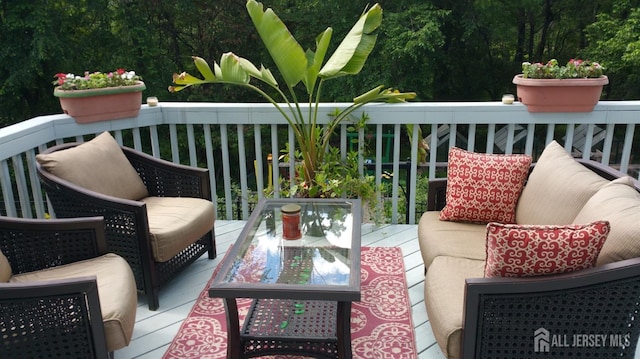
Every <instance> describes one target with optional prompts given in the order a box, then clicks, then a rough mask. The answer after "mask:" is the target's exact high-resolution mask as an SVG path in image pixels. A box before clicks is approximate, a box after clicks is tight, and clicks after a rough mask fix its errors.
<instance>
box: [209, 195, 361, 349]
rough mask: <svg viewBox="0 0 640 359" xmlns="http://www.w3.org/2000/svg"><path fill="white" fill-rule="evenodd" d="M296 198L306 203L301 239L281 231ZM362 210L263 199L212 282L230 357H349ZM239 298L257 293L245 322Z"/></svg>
mask: <svg viewBox="0 0 640 359" xmlns="http://www.w3.org/2000/svg"><path fill="white" fill-rule="evenodd" d="M291 204H297V205H299V206H300V207H301V211H300V228H301V233H302V237H301V238H300V239H295V240H290V239H284V238H283V236H282V234H283V233H282V231H283V223H282V212H281V208H282V207H283V206H284V205H291ZM289 207H290V206H289ZM360 210H361V202H360V200H357V199H353V200H352V199H335V200H334V199H308V198H293V199H262V200H260V202H259V203H258V205H257V206H256V208H255V209H254V211H253V213H252V214H251V216H250V218H249V220H248V221H247V224H246V225H245V228H244V229H243V231H242V232H241V234H240V237H239V238H238V241H237V242H236V243H235V244H234V245H233V247H232V248H231V249H230V250H229V253H228V254H227V256H226V257H225V258H224V259H223V261H222V263H221V264H220V266H221V267H220V271H219V272H218V274H217V275H216V277H215V279H214V281H213V284H212V285H211V287H210V288H209V296H210V297H214V298H223V299H224V302H225V310H226V314H227V332H228V335H227V337H228V349H227V358H233V359H236V358H249V357H256V356H263V355H272V354H295V355H309V356H313V357H318V358H351V357H352V353H351V331H350V316H351V303H352V302H353V301H359V300H360V222H361V221H360V219H361V218H362V217H361V216H362V214H361V212H360ZM285 214H286V213H285ZM237 298H254V300H253V301H252V304H251V307H250V308H249V312H248V313H247V316H246V319H245V321H244V324H243V326H242V328H240V325H239V319H238V305H237V302H236V299H237Z"/></svg>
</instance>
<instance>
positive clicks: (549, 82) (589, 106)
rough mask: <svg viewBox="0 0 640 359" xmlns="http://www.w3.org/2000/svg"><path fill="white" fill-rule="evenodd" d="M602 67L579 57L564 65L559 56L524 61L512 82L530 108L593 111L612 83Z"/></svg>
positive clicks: (519, 95) (522, 100)
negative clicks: (605, 87) (547, 60)
mask: <svg viewBox="0 0 640 359" xmlns="http://www.w3.org/2000/svg"><path fill="white" fill-rule="evenodd" d="M603 71H604V67H602V66H601V65H600V64H599V63H597V62H593V61H582V60H577V59H571V60H570V61H569V62H568V63H567V64H566V65H565V66H560V65H558V61H557V60H556V59H552V60H550V61H549V62H547V63H546V64H542V63H533V64H532V63H530V62H524V63H522V74H519V75H516V76H515V77H514V78H513V83H514V84H516V87H517V88H516V90H517V95H518V100H519V101H520V102H522V103H523V104H525V105H526V106H527V110H528V111H529V112H590V111H593V108H594V106H595V105H596V104H597V103H598V101H599V100H600V96H601V94H602V87H603V86H604V85H606V84H608V83H609V79H608V78H607V76H605V75H603Z"/></svg>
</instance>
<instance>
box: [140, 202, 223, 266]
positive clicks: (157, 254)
mask: <svg viewBox="0 0 640 359" xmlns="http://www.w3.org/2000/svg"><path fill="white" fill-rule="evenodd" d="M142 201H143V202H144V203H146V204H147V216H148V218H149V231H150V232H151V245H152V251H153V257H154V259H155V260H156V261H157V262H166V261H168V260H169V259H171V258H173V257H174V256H175V255H176V254H178V253H180V251H181V250H183V249H185V248H186V247H187V246H189V245H190V244H192V243H194V242H195V241H197V240H198V239H200V238H201V237H202V236H204V235H205V234H206V233H207V232H209V231H210V230H211V229H212V228H213V224H214V220H215V211H214V208H213V203H212V202H211V201H208V200H205V199H202V198H188V197H147V198H143V199H142Z"/></svg>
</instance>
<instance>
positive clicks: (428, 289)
mask: <svg viewBox="0 0 640 359" xmlns="http://www.w3.org/2000/svg"><path fill="white" fill-rule="evenodd" d="M483 275H484V262H483V261H478V260H473V259H464V258H454V257H443V256H439V257H436V258H434V259H433V262H432V263H431V266H429V270H428V271H427V276H426V277H425V280H424V303H425V306H426V307H427V315H428V316H429V323H431V329H432V330H433V335H434V336H435V338H436V341H437V342H438V345H439V346H440V350H442V353H443V354H444V355H445V356H446V357H447V358H448V359H454V358H460V356H461V352H462V324H463V322H462V321H463V317H462V316H463V312H464V287H465V279H467V278H482V277H483Z"/></svg>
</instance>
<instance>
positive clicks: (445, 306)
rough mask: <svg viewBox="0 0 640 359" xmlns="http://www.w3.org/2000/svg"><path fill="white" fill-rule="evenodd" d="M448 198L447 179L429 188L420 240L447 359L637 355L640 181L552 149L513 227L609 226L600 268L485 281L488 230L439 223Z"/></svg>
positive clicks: (535, 170)
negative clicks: (546, 355) (588, 224)
mask: <svg viewBox="0 0 640 359" xmlns="http://www.w3.org/2000/svg"><path fill="white" fill-rule="evenodd" d="M446 192H447V179H445V178H443V179H436V180H434V181H431V182H430V184H429V194H428V199H427V202H428V205H427V207H428V210H427V211H426V212H425V213H424V214H423V215H422V217H421V219H420V222H419V226H418V238H419V242H420V250H421V253H422V257H423V261H424V264H425V270H426V272H425V273H426V276H425V289H424V298H425V306H426V309H427V314H428V316H429V321H430V324H431V327H432V329H433V334H434V336H435V338H436V341H437V343H438V345H439V347H440V349H441V351H442V353H443V354H444V355H445V356H446V357H447V358H460V357H463V358H525V357H535V356H536V355H537V354H538V352H542V353H541V355H545V354H547V353H548V354H551V356H549V357H553V358H564V357H570V358H579V357H620V356H624V357H633V356H634V353H635V352H636V346H637V341H638V336H639V334H640V326H639V325H638V324H639V323H638V315H639V313H640V193H638V192H640V185H639V184H638V181H636V180H634V179H632V178H630V177H628V176H624V175H623V174H622V173H620V172H618V171H616V170H614V169H612V168H610V167H607V166H603V165H601V164H599V163H596V162H593V161H587V160H575V159H573V158H572V157H571V156H570V155H569V154H568V153H567V152H566V151H565V150H564V148H562V147H561V146H560V145H558V144H557V143H555V142H552V143H550V144H549V145H548V146H547V147H546V148H545V150H544V151H543V154H542V155H541V156H540V158H539V159H538V161H537V163H536V164H535V165H534V166H532V169H531V171H530V174H529V177H528V180H527V182H526V185H525V186H524V189H523V190H522V193H521V195H520V196H519V199H518V201H517V207H516V209H515V219H516V221H515V222H516V224H518V225H525V224H526V225H537V226H539V225H554V226H560V225H574V224H575V225H577V224H582V223H588V222H592V221H597V220H604V221H607V222H608V223H609V225H610V231H609V232H608V237H607V238H606V240H605V241H604V245H603V246H602V248H601V250H600V251H599V252H597V253H596V255H597V263H596V265H595V266H593V267H591V268H588V269H581V270H575V271H571V272H568V273H560V274H552V275H539V276H522V277H508V276H502V277H501V276H496V277H486V274H485V269H486V268H485V266H486V265H487V258H488V255H487V253H488V249H487V248H488V246H487V238H488V237H489V236H488V227H489V225H487V224H483V223H468V222H466V223H465V222H456V221H443V220H440V218H439V214H440V211H441V210H443V208H445V206H446V200H447V195H446ZM598 338H604V339H598ZM563 340H564V341H563ZM598 340H600V341H598Z"/></svg>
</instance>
